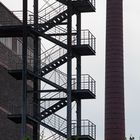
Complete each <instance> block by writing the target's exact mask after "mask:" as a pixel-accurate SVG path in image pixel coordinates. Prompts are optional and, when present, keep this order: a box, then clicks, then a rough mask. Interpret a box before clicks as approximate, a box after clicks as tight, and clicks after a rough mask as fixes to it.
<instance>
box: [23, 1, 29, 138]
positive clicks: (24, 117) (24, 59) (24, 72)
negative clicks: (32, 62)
mask: <svg viewBox="0 0 140 140" xmlns="http://www.w3.org/2000/svg"><path fill="white" fill-rule="evenodd" d="M27 5H28V4H27V0H23V47H22V63H23V68H22V90H23V91H22V115H21V140H23V139H24V138H25V137H26V123H27V118H26V116H27Z"/></svg>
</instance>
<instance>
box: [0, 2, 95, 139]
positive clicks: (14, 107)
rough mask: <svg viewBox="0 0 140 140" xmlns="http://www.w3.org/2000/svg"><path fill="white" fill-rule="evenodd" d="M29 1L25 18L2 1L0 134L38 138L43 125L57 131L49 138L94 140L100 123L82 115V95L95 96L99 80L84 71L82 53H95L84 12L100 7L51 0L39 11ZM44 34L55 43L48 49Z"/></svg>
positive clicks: (86, 3) (87, 97)
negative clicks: (82, 14)
mask: <svg viewBox="0 0 140 140" xmlns="http://www.w3.org/2000/svg"><path fill="white" fill-rule="evenodd" d="M27 5H28V1H27V0H23V9H22V11H20V13H21V15H22V18H21V19H20V17H18V16H17V15H16V13H13V12H11V11H10V10H9V9H7V8H6V7H5V6H4V5H3V4H2V3H0V15H1V17H0V48H1V51H0V82H1V84H0V94H1V96H0V121H1V123H0V136H1V140H11V138H12V139H13V140H20V139H21V140H23V139H24V138H25V137H26V136H29V137H30V138H31V139H32V140H39V137H40V126H42V127H44V128H46V129H48V130H50V131H52V132H53V135H52V136H50V137H48V138H45V140H54V139H55V140H64V139H72V140H77V139H78V140H95V139H96V125H95V124H94V123H92V122H91V121H90V120H88V119H84V120H83V119H82V116H81V101H82V100H87V99H95V98H96V82H95V80H94V79H93V78H92V77H91V76H90V75H88V74H82V73H81V57H82V56H90V55H91V56H94V55H95V54H96V50H95V48H96V47H95V46H96V39H95V37H94V35H92V33H91V32H90V31H89V30H84V29H81V13H88V12H95V1H94V0H51V1H49V5H47V4H46V5H44V6H43V8H42V9H41V10H40V11H39V2H38V1H37V0H34V10H33V11H29V10H28V8H27V7H28V6H27ZM73 17H74V18H75V19H73ZM73 23H75V25H74V24H73ZM73 26H74V27H73ZM41 38H43V39H44V40H47V41H50V42H51V43H53V44H54V46H53V47H50V48H49V47H48V45H50V44H47V46H45V48H46V50H43V48H42V45H41ZM47 47H48V48H47ZM73 59H74V60H75V62H76V73H75V74H73ZM62 65H66V69H65V70H64V69H62V67H61V66H62ZM61 69H62V70H63V71H62V70H61ZM64 71H65V73H64ZM42 85H43V88H42ZM72 102H76V114H75V116H76V117H75V118H76V119H75V120H73V116H72V115H73V114H72ZM63 108H65V110H64V112H63V113H64V114H65V115H63V116H62V114H61V113H60V114H59V111H60V110H62V109H63ZM64 116H65V117H64Z"/></svg>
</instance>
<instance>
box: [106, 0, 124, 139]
mask: <svg viewBox="0 0 140 140" xmlns="http://www.w3.org/2000/svg"><path fill="white" fill-rule="evenodd" d="M122 3H123V0H117V1H116V0H107V24H106V81H105V83H106V86H105V140H124V139H125V117H124V116H125V115H124V72H123V4H122Z"/></svg>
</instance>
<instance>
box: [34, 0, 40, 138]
mask: <svg viewBox="0 0 140 140" xmlns="http://www.w3.org/2000/svg"><path fill="white" fill-rule="evenodd" d="M34 27H35V29H36V30H37V28H38V0H34ZM38 45H39V42H38V36H37V35H35V36H34V73H35V74H36V75H38V70H39V57H38V56H39V46H38ZM38 83H39V81H38V78H34V82H33V90H34V91H37V90H39V84H38ZM39 95H40V94H39V93H36V92H34V93H33V116H34V118H36V119H38V118H37V117H39V116H38V115H39V97H40V96H39ZM33 140H39V126H38V124H37V123H34V124H33Z"/></svg>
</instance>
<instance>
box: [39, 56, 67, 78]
mask: <svg viewBox="0 0 140 140" xmlns="http://www.w3.org/2000/svg"><path fill="white" fill-rule="evenodd" d="M66 61H67V54H65V55H63V56H62V57H59V58H58V59H57V60H54V61H53V62H52V63H50V64H48V65H46V66H44V67H43V68H42V69H41V76H44V75H46V74H47V73H49V72H50V71H52V70H54V69H56V68H58V67H59V66H61V65H62V64H64V63H65V62H66Z"/></svg>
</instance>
